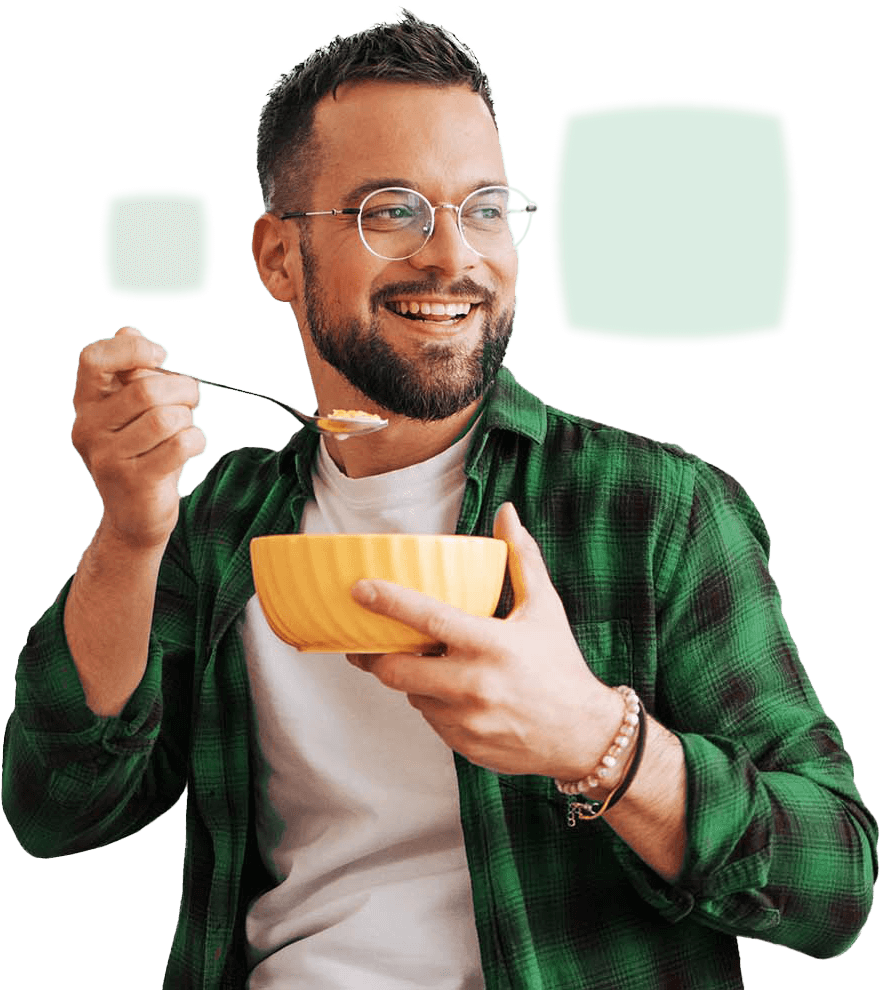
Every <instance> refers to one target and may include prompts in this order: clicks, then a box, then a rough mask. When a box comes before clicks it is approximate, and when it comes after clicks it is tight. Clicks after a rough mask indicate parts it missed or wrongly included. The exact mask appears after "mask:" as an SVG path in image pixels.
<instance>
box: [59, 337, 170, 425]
mask: <svg viewBox="0 0 881 990" xmlns="http://www.w3.org/2000/svg"><path fill="white" fill-rule="evenodd" d="M165 357H166V352H165V348H164V347H162V346H161V345H160V344H156V343H154V342H153V341H151V340H148V339H147V338H146V337H144V336H143V335H142V334H141V333H139V332H138V331H137V330H135V329H134V327H122V328H121V329H120V330H118V331H117V332H116V335H115V336H114V337H112V338H111V339H109V340H98V341H95V343H93V344H89V346H88V347H85V348H83V351H82V353H81V354H80V362H79V368H78V371H77V389H76V393H75V395H74V405H75V406H76V405H77V403H78V402H83V401H89V400H90V399H95V398H98V397H99V396H102V395H104V394H107V393H108V392H112V391H116V390H117V389H118V388H119V385H120V383H119V381H118V379H117V376H118V375H119V374H120V373H121V372H125V371H133V370H135V369H139V368H157V367H159V365H161V364H162V362H163V361H164V360H165Z"/></svg>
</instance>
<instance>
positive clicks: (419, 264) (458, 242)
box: [408, 203, 480, 275]
mask: <svg viewBox="0 0 881 990" xmlns="http://www.w3.org/2000/svg"><path fill="white" fill-rule="evenodd" d="M479 260H480V255H479V254H478V253H477V252H476V251H474V250H473V249H472V248H470V247H468V245H467V244H466V243H465V241H464V239H463V238H462V234H461V233H460V232H459V212H458V210H457V208H456V207H455V206H453V205H452V204H451V203H439V204H438V205H437V207H436V208H435V212H434V230H433V231H432V234H431V237H430V238H429V239H428V243H427V244H425V245H424V246H423V247H422V248H421V249H420V250H419V251H417V252H416V254H414V255H413V256H412V257H411V258H409V259H408V261H409V262H410V264H411V265H412V266H413V267H414V268H418V269H419V270H420V271H421V270H425V269H428V268H433V269H436V270H438V271H442V272H445V273H446V274H450V275H452V274H455V273H456V272H462V271H467V270H468V269H469V268H474V267H475V266H476V265H477V264H478V262H479Z"/></svg>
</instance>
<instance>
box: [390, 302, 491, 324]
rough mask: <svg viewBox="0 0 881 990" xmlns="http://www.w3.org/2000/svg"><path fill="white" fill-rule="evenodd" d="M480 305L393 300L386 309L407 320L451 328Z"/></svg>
mask: <svg viewBox="0 0 881 990" xmlns="http://www.w3.org/2000/svg"><path fill="white" fill-rule="evenodd" d="M479 305H480V303H479V302H473V303H472V302H449V303H443V302H433V301H428V300H419V299H393V300H392V301H391V302H388V303H386V309H388V310H389V311H390V312H392V313H394V314H395V316H402V317H403V318H404V319H406V320H412V321H414V322H420V323H434V324H437V325H438V326H445V327H449V326H453V325H455V324H456V323H459V322H460V321H462V320H464V319H465V318H466V317H467V316H468V315H470V313H471V312H472V311H473V310H475V309H477V307H478V306H479Z"/></svg>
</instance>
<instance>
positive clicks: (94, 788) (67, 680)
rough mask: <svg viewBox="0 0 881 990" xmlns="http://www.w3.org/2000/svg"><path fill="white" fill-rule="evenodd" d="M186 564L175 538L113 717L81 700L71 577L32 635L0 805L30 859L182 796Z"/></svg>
mask: <svg viewBox="0 0 881 990" xmlns="http://www.w3.org/2000/svg"><path fill="white" fill-rule="evenodd" d="M182 515H183V514H182ZM178 530H180V524H179V526H178ZM184 560H185V554H184V553H183V551H182V541H181V537H180V533H179V531H176V532H175V536H173V538H172V540H171V541H170V542H169V546H168V549H167V550H166V553H165V557H164V559H163V563H162V568H161V571H160V578H159V583H158V586H157V597H156V606H155V612H154V622H153V629H152V631H151V636H150V647H149V658H148V662H147V667H146V670H145V673H144V676H143V678H142V679H141V682H140V684H139V685H138V687H137V689H136V690H135V692H134V694H133V695H132V697H131V698H130V699H129V701H128V703H127V704H126V706H125V708H124V709H123V711H122V712H121V713H120V714H119V715H118V716H113V717H104V716H98V715H95V714H94V713H93V712H92V711H91V710H90V709H89V708H88V706H87V705H86V701H85V694H84V692H83V689H82V685H81V683H80V680H79V675H78V674H77V671H76V667H75V665H74V662H73V658H72V656H71V654H70V650H69V648H68V645H67V640H66V637H65V633H64V606H65V602H66V601H67V595H68V592H69V590H70V581H69V582H68V583H67V585H65V587H64V588H63V589H62V592H61V594H60V595H59V596H58V598H57V599H56V601H55V602H54V603H53V605H52V606H51V607H50V608H49V609H48V610H47V611H46V613H45V614H44V615H43V616H42V618H41V619H40V620H39V622H38V623H37V624H36V625H35V626H34V627H33V628H32V629H31V631H30V634H29V636H28V640H27V644H26V646H25V648H24V649H23V650H22V653H21V655H20V657H19V662H18V668H17V671H16V695H15V709H14V711H13V713H12V716H11V717H10V719H9V722H8V724H7V727H6V734H5V737H4V743H3V808H4V811H5V813H6V816H7V818H8V820H9V822H10V824H11V826H12V828H13V830H14V832H15V834H16V836H17V837H18V840H19V842H20V843H21V845H22V846H23V847H24V848H25V849H26V850H27V851H28V852H30V853H31V854H32V855H34V856H39V857H50V856H61V855H65V854H68V853H74V852H78V851H80V850H84V849H91V848H95V847H97V846H101V845H105V844H107V843H109V842H113V841H115V840H116V839H120V838H122V837H123V836H125V835H129V834H131V833H132V832H136V831H137V830H138V829H140V828H142V827H143V826H144V825H146V824H148V823H149V822H150V821H152V820H153V819H155V818H156V817H158V816H159V815H160V814H162V813H163V812H164V811H166V810H167V809H168V808H170V807H171V806H172V805H173V804H174V803H175V802H176V801H177V799H178V798H179V797H180V795H181V793H182V792H183V789H184V784H185V781H186V753H187V750H188V739H187V733H188V731H189V729H188V726H189V697H190V690H191V689H190V687H189V685H190V684H191V682H192V674H191V671H192V655H193V651H192V629H191V624H188V623H183V622H181V621H180V620H179V619H178V620H177V621H175V618H174V617H175V615H177V616H180V615H182V614H183V615H192V612H193V608H192V601H193V597H192V596H193V594H194V587H195V582H194V581H193V579H192V577H191V576H190V575H189V574H188V573H187V568H186V567H185V566H184ZM188 604H189V607H188V608H187V607H186V606H187V605H188ZM188 672H189V674H188Z"/></svg>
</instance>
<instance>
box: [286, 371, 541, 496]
mask: <svg viewBox="0 0 881 990" xmlns="http://www.w3.org/2000/svg"><path fill="white" fill-rule="evenodd" d="M547 428H548V422H547V409H546V407H545V405H544V403H543V402H542V401H541V400H540V399H539V398H537V397H536V396H534V395H533V394H532V393H531V392H528V391H527V390H526V389H525V388H523V386H522V385H520V384H518V382H517V381H516V379H515V378H514V376H513V375H512V374H511V372H510V371H508V369H507V368H505V367H502V368H500V369H499V373H498V375H497V376H496V380H495V383H494V384H493V385H492V387H491V388H490V393H489V397H488V399H487V402H486V406H485V407H484V410H483V415H482V416H481V418H480V422H479V423H478V426H477V433H476V434H475V437H474V440H473V442H472V444H471V450H470V451H469V455H468V462H469V466H470V465H471V464H473V463H474V461H475V460H476V459H477V458H478V457H479V456H480V454H481V453H482V451H483V447H484V444H485V442H486V440H487V437H488V436H489V434H490V433H491V432H492V431H493V430H507V431H509V432H512V433H520V434H522V435H523V436H525V437H528V438H529V439H530V440H534V441H535V442H536V443H539V444H540V443H544V439H545V435H546V434H547ZM318 441H319V437H318V434H317V433H315V432H313V431H312V430H306V429H303V430H299V431H298V432H297V433H295V434H294V435H293V436H292V437H291V439H290V441H289V442H288V444H287V445H286V446H285V447H284V448H283V449H282V450H281V451H280V452H279V473H280V474H282V475H287V476H288V477H291V478H293V479H295V481H296V485H297V487H298V489H300V490H301V491H302V492H305V493H307V494H310V495H311V494H312V465H313V463H314V461H315V455H316V452H317V449H318Z"/></svg>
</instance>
